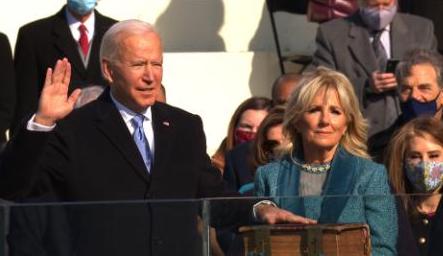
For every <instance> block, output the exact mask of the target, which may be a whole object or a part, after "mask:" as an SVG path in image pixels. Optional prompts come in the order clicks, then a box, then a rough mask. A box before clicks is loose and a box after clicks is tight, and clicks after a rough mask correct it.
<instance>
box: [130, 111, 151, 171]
mask: <svg viewBox="0 0 443 256" xmlns="http://www.w3.org/2000/svg"><path fill="white" fill-rule="evenodd" d="M144 118H145V117H144V116H143V115H136V116H135V117H134V118H132V120H131V121H132V124H133V125H134V128H135V130H134V134H133V135H132V137H133V138H134V141H135V144H136V145H137V148H138V151H140V154H141V155H142V157H143V161H144V163H145V166H146V170H148V172H150V171H151V162H152V155H151V149H150V148H149V142H148V140H147V139H146V136H145V132H144V130H143V120H144Z"/></svg>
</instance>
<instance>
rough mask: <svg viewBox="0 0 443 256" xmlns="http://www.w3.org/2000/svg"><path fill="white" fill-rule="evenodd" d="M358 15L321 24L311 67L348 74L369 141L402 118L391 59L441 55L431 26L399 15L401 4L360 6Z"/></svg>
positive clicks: (372, 0) (380, 1) (375, 1)
mask: <svg viewBox="0 0 443 256" xmlns="http://www.w3.org/2000/svg"><path fill="white" fill-rule="evenodd" d="M359 4H360V6H359V10H358V11H357V12H355V14H353V15H351V16H349V17H347V18H340V19H335V20H332V21H329V22H325V23H323V24H320V26H319V28H318V31H317V36H316V45H317V49H316V51H315V53H314V55H313V62H312V66H326V67H329V68H332V69H335V70H337V71H340V72H342V73H344V74H345V75H346V76H347V77H348V78H349V79H350V80H351V83H352V84H353V85H354V89H355V92H356V94H357V96H358V98H359V101H360V106H361V107H362V110H363V114H364V116H365V117H366V118H367V119H368V121H369V131H368V135H369V136H372V135H374V134H376V133H378V132H380V131H383V130H385V129H386V128H388V127H389V126H391V125H392V123H393V122H394V121H395V119H396V118H397V117H398V115H400V112H401V111H400V108H399V107H398V96H397V94H396V90H395V88H397V81H396V78H395V75H394V74H393V73H392V72H386V66H387V62H388V60H389V59H399V60H401V59H403V56H404V54H405V53H406V52H408V51H410V50H412V49H414V48H422V49H432V50H436V47H437V41H436V39H435V35H434V27H433V24H432V22H431V21H430V20H428V19H426V18H422V17H418V16H414V15H407V14H403V13H399V12H398V11H397V10H398V7H397V6H398V1H397V0H361V1H359Z"/></svg>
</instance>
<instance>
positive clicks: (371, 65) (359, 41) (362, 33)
mask: <svg viewBox="0 0 443 256" xmlns="http://www.w3.org/2000/svg"><path fill="white" fill-rule="evenodd" d="M350 19H352V20H354V21H355V22H350V28H349V34H348V36H349V50H350V51H351V54H352V55H353V56H354V58H355V60H356V61H357V63H359V64H360V65H361V67H362V68H363V69H364V70H365V72H366V73H367V75H368V76H371V72H372V71H373V70H376V69H377V68H376V67H377V60H376V58H375V54H374V51H373V50H372V46H371V44H370V42H369V32H368V30H367V29H366V28H365V27H364V25H363V21H362V20H361V18H360V15H359V14H358V12H357V13H356V14H354V15H353V16H352V17H350Z"/></svg>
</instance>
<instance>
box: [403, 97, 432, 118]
mask: <svg viewBox="0 0 443 256" xmlns="http://www.w3.org/2000/svg"><path fill="white" fill-rule="evenodd" d="M439 95H440V94H439ZM439 95H438V96H439ZM438 96H437V97H436V98H435V99H434V100H432V101H428V102H419V101H417V100H415V99H409V100H407V101H406V102H402V103H401V104H400V107H401V111H402V114H403V120H404V121H406V122H407V121H410V120H412V119H414V118H416V117H418V116H426V115H427V116H434V115H435V113H437V99H438Z"/></svg>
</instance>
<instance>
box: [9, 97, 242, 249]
mask: <svg viewBox="0 0 443 256" xmlns="http://www.w3.org/2000/svg"><path fill="white" fill-rule="evenodd" d="M152 119H153V130H154V141H155V156H154V163H153V167H152V170H151V174H147V172H146V169H145V166H144V163H143V160H142V158H141V156H140V154H139V152H138V149H137V147H136V145H135V143H134V141H133V139H132V137H131V134H130V133H129V131H128V129H127V127H126V125H125V123H124V122H123V119H122V118H121V115H120V114H119V112H118V110H117V108H116V107H115V106H114V104H113V102H112V101H111V99H110V96H109V91H107V92H105V93H104V94H103V95H102V96H100V98H99V99H98V100H96V101H94V102H92V103H90V104H88V105H86V106H84V107H82V108H80V109H78V110H77V111H75V112H73V113H72V114H71V115H69V116H68V117H67V118H66V119H65V120H62V121H60V122H59V123H58V124H57V128H56V129H55V131H53V132H50V133H42V132H30V131H27V130H26V129H24V128H22V129H21V130H20V131H19V132H18V133H17V136H15V137H14V139H13V140H12V141H11V143H9V144H8V146H7V147H6V149H5V153H4V155H3V161H2V162H1V165H0V176H1V178H0V183H1V184H0V197H3V198H9V199H17V198H27V197H29V196H31V195H41V194H43V193H46V192H47V191H55V194H56V195H57V196H58V197H59V198H61V199H62V200H64V201H115V200H117V201H118V200H122V201H121V203H117V204H115V203H114V204H109V203H106V202H101V203H98V204H86V205H78V206H70V207H69V210H68V216H69V217H68V219H69V220H70V222H71V223H72V224H71V226H72V228H71V229H72V234H73V235H72V244H73V248H74V251H75V253H77V254H76V255H168V256H169V255H199V254H200V253H201V252H202V247H201V244H200V243H199V241H200V240H199V238H198V237H199V236H198V235H197V230H196V221H197V213H198V211H199V209H200V206H201V205H200V201H192V202H158V201H156V202H155V203H144V202H142V201H137V200H144V199H174V200H178V199H195V198H200V197H214V196H219V195H220V193H221V192H222V190H223V185H222V184H223V182H222V179H221V177H220V174H219V172H218V171H217V170H216V169H215V168H213V167H212V166H211V165H210V159H209V157H208V156H207V154H206V144H205V143H206V142H205V137H204V133H203V128H202V122H201V119H200V118H199V117H198V116H196V115H192V114H189V113H187V112H185V111H183V110H180V109H177V108H174V107H171V106H169V105H165V104H162V103H156V104H155V105H153V106H152ZM23 159H26V161H23ZM128 200H130V201H128ZM134 200H135V201H134ZM248 208H249V206H248ZM244 209H247V208H244ZM224 210H228V207H220V209H217V207H215V208H214V207H212V206H211V213H216V214H223V211H224ZM231 210H232V209H231ZM231 210H229V211H231ZM231 212H232V211H231ZM232 216H235V217H236V218H237V219H236V220H240V219H241V217H242V216H244V217H246V219H247V218H248V217H249V216H247V214H245V215H242V216H240V215H237V212H232ZM226 219H232V218H230V217H228V218H226ZM226 219H219V222H214V224H215V225H217V224H218V225H221V223H223V221H225V220H226Z"/></svg>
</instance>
